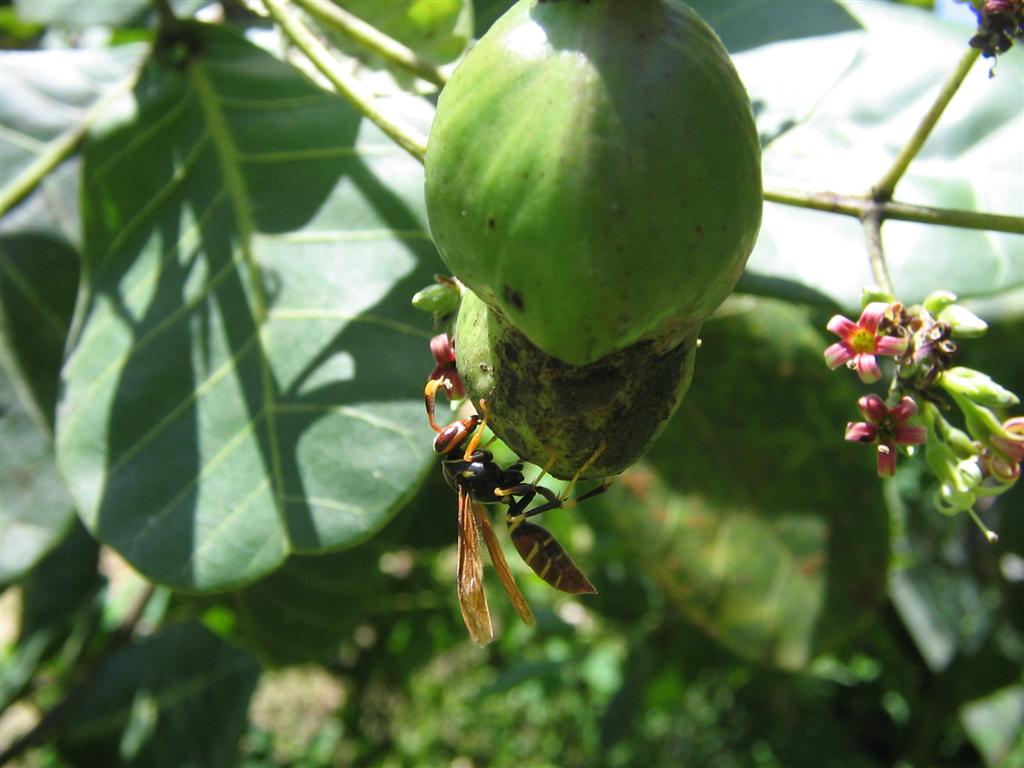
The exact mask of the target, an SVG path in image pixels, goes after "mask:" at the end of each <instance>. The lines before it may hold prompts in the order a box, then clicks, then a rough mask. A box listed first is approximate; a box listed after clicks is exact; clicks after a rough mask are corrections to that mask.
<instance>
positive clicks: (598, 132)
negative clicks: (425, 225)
mask: <svg viewBox="0 0 1024 768" xmlns="http://www.w3.org/2000/svg"><path fill="white" fill-rule="evenodd" d="M426 200H427V211H428V215H429V219H430V227H431V232H432V234H433V236H434V240H435V242H436V244H437V246H438V248H439V249H440V251H441V254H442V256H443V258H444V260H445V262H446V263H447V264H448V266H449V268H450V269H451V271H452V272H453V273H454V274H455V275H456V276H457V277H459V278H460V279H461V280H462V281H463V282H464V283H465V284H466V285H467V286H468V287H469V288H471V289H472V290H473V291H474V292H476V293H477V294H478V295H479V296H480V297H481V298H482V299H483V300H484V301H485V302H486V303H487V304H488V305H489V306H490V307H491V308H492V309H494V310H496V311H498V312H499V313H501V314H502V315H503V316H504V317H506V318H507V319H508V320H509V321H510V322H512V323H513V324H514V325H515V326H516V327H517V328H518V329H519V330H520V331H522V333H523V334H525V335H526V337H527V338H528V339H529V340H530V341H531V342H533V344H535V345H536V346H537V347H539V348H540V349H542V350H544V351H545V352H546V353H548V354H549V355H552V356H553V357H556V358H558V359H560V360H562V361H565V362H567V363H572V364H574V365H585V364H588V363H592V362H594V361H597V360H600V359H601V358H603V357H604V356H605V355H608V354H610V353H613V352H615V351H617V350H621V349H624V348H626V347H628V346H630V345H632V344H635V343H636V342H638V341H642V340H649V339H655V338H662V339H664V338H676V339H679V338H683V337H693V336H694V334H695V333H696V329H697V328H699V326H700V323H701V322H702V321H703V320H704V319H705V318H706V317H707V316H708V315H710V314H711V312H712V311H713V310H714V309H715V307H717V306H718V305H719V304H720V303H721V302H722V300H723V299H724V298H725V297H726V296H727V295H728V294H729V292H730V291H731V290H732V288H733V287H734V285H735V283H736V281H737V279H738V278H739V276H740V273H741V271H742V269H743V266H744V264H745V263H746V260H747V256H748V255H749V253H750V251H751V249H752V248H753V245H754V241H755V239H756V235H757V231H758V227H759V225H760V219H761V204H762V191H761V171H760V146H759V142H758V135H757V130H756V127H755V125H754V121H753V117H752V115H751V111H750V104H749V100H748V98H747V94H746V92H745V91H744V89H743V86H742V84H741V83H740V81H739V78H738V77H737V75H736V71H735V69H734V68H733V66H732V63H731V61H730V60H729V56H728V54H727V53H726V51H725V49H724V48H723V46H722V44H721V42H720V41H719V40H718V38H717V37H716V36H715V34H714V32H712V31H711V29H710V28H709V27H708V26H707V25H706V24H705V23H704V22H703V21H701V19H700V18H699V17H698V16H697V15H696V14H695V13H694V12H693V11H692V10H690V9H689V8H688V7H687V6H685V5H683V4H682V3H681V2H678V0H549V1H548V2H542V1H540V0H521V2H519V3H517V4H516V5H515V6H513V7H512V8H511V9H510V10H509V11H508V12H507V13H506V14H505V15H504V16H503V17H502V18H501V19H500V20H499V21H498V22H497V23H496V24H495V25H494V26H493V27H492V29H491V30H490V31H489V32H488V33H487V34H486V35H484V37H483V38H482V39H481V40H480V42H479V43H478V44H477V45H476V46H475V47H474V48H473V50H472V51H471V52H470V53H469V55H468V56H467V57H466V59H465V60H464V61H463V62H462V63H461V64H460V65H459V67H458V69H457V70H456V72H455V73H454V75H453V77H452V78H451V80H450V82H449V83H448V85H447V86H446V87H445V89H444V91H443V93H442V94H441V97H440V101H439V103H438V109H437V115H436V118H435V121H434V125H433V128H432V130H431V134H430V142H429V146H428V150H427V157H426ZM460 353H461V349H460Z"/></svg>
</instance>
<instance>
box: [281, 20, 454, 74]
mask: <svg viewBox="0 0 1024 768" xmlns="http://www.w3.org/2000/svg"><path fill="white" fill-rule="evenodd" d="M295 4H296V5H298V6H299V7H300V8H302V9H303V10H305V11H306V12H307V13H309V14H310V15H311V16H314V17H316V18H317V19H319V20H320V21H322V22H324V23H325V24H327V25H328V26H330V27H332V28H334V29H336V30H338V31H339V32H341V33H343V34H345V35H347V36H348V37H350V38H351V39H352V40H354V41H355V42H357V43H359V44H360V45H361V46H363V47H364V48H366V49H367V50H369V51H372V52H373V53H376V54H377V55H378V56H380V57H382V58H383V59H386V60H387V61H389V62H391V63H392V64H396V65H398V66H400V67H402V68H404V69H406V70H408V71H409V72H411V73H412V74H414V75H416V76H417V77H421V78H423V79H424V80H426V81H428V82H431V83H433V84H434V85H436V86H439V87H442V86H444V84H445V82H446V81H447V77H446V76H445V74H444V73H443V72H442V71H441V70H440V68H439V67H437V66H435V65H434V64H431V63H430V62H429V61H426V60H425V59H422V58H420V57H419V56H417V55H416V52H415V51H413V50H412V49H411V48H409V47H407V46H405V45H403V44H402V43H400V42H398V41H397V40H395V39H394V38H392V37H388V36H387V35H385V34H384V33H383V32H381V31H380V30H379V29H377V28H376V27H374V26H372V25H370V24H367V23H366V22H365V21H363V20H362V19H360V18H359V17H358V16H355V15H353V14H351V13H349V12H348V11H346V10H345V9H344V8H342V7H341V6H340V5H335V4H334V3H332V2H330V1H329V0H295Z"/></svg>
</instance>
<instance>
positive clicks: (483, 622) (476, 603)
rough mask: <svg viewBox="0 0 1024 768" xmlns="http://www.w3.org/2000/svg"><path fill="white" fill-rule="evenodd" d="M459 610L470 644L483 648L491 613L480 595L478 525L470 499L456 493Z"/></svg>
mask: <svg viewBox="0 0 1024 768" xmlns="http://www.w3.org/2000/svg"><path fill="white" fill-rule="evenodd" d="M458 549H459V570H458V589H459V608H460V609H461V610H462V620H463V621H465V622H466V629H468V630H469V636H470V637H472V638H473V642H475V643H479V644H480V645H486V644H487V643H489V642H491V640H493V639H494V632H493V631H492V630H491V612H490V611H489V610H488V609H487V595H485V594H484V562H483V558H482V557H481V556H480V524H479V520H478V518H477V516H476V514H475V510H474V509H473V499H472V497H471V496H470V495H469V494H468V493H465V492H464V491H462V490H461V489H460V490H459V543H458Z"/></svg>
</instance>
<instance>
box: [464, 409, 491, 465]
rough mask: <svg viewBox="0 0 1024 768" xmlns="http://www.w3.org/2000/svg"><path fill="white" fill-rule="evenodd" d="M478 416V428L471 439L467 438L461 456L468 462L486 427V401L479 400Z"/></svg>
mask: <svg viewBox="0 0 1024 768" xmlns="http://www.w3.org/2000/svg"><path fill="white" fill-rule="evenodd" d="M480 416H481V419H480V423H479V424H478V425H477V427H478V428H477V430H476V432H474V433H473V436H472V437H471V438H469V442H468V443H466V450H465V451H464V452H463V454H462V458H463V459H464V460H465V461H469V460H470V458H469V457H470V456H472V455H473V452H474V451H476V449H477V447H478V446H479V445H480V438H481V437H482V436H483V434H484V427H486V426H487V401H486V400H481V401H480Z"/></svg>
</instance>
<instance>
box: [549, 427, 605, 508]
mask: <svg viewBox="0 0 1024 768" xmlns="http://www.w3.org/2000/svg"><path fill="white" fill-rule="evenodd" d="M607 448H608V443H606V442H605V441H604V440H602V441H601V444H600V445H599V446H597V450H595V451H594V452H593V453H592V454H590V458H589V459H587V460H586V461H585V462H583V466H581V467H580V468H579V469H577V470H576V474H575V475H573V476H572V480H570V481H569V482H568V484H567V485H566V486H565V488H563V489H562V493H561V494H560V496H559V498H561V499H562V501H565V500H566V499H567V498H568V497H569V494H570V493H572V489H573V488H575V487H576V483H577V482H578V481H579V479H580V478H581V477H583V475H584V473H586V471H587V470H588V469H590V468H591V467H592V466H593V465H594V462H595V461H597V460H598V459H599V458H600V457H601V454H602V453H604V452H605V449H607ZM605 487H607V486H605ZM592 495H595V494H592ZM588 498H589V497H588ZM578 503H579V501H575V502H573V503H571V504H566V505H564V507H563V508H564V509H570V508H572V507H574V506H576V504H578Z"/></svg>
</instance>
